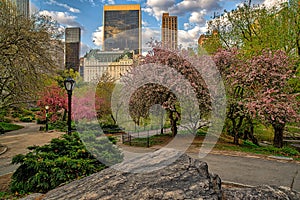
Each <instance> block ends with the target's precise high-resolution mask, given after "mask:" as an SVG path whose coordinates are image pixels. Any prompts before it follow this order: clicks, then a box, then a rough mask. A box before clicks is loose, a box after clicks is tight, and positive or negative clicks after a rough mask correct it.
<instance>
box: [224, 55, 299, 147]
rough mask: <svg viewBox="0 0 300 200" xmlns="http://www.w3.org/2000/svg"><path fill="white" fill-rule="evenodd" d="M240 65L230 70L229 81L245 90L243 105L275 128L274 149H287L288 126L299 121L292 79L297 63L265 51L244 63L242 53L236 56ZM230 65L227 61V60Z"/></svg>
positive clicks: (241, 103) (233, 66) (235, 64)
mask: <svg viewBox="0 0 300 200" xmlns="http://www.w3.org/2000/svg"><path fill="white" fill-rule="evenodd" d="M227 54H228V55H230V56H231V57H232V58H234V59H236V62H232V63H231V64H230V65H228V66H227V67H228V68H227V70H228V71H227V72H228V73H227V80H230V81H231V86H232V87H233V88H235V87H237V86H239V87H241V88H243V90H244V94H243V98H242V99H241V100H240V103H239V105H244V106H245V107H246V108H247V111H248V112H249V113H250V114H251V115H252V116H253V117H256V118H258V119H260V120H262V121H263V122H265V123H267V124H271V125H272V127H273V128H274V141H273V142H274V146H276V147H282V146H283V131H284V127H285V125H286V123H288V122H292V121H297V120H299V113H297V112H298V111H299V110H297V109H298V108H299V102H298V101H297V100H296V98H295V97H296V96H295V94H292V93H291V91H292V90H291V88H290V87H289V84H288V80H289V79H290V78H292V77H293V62H291V60H290V59H289V57H288V55H287V54H286V53H285V52H283V51H280V50H278V51H263V52H262V53H261V54H260V55H257V56H253V57H251V58H249V59H247V60H243V58H242V54H241V53H238V52H235V55H232V54H230V53H228V52H227ZM223 63H226V61H223Z"/></svg>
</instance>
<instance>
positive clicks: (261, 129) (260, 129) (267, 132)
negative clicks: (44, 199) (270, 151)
mask: <svg viewBox="0 0 300 200" xmlns="http://www.w3.org/2000/svg"><path fill="white" fill-rule="evenodd" d="M273 132H274V131H273V128H272V127H271V126H264V125H263V124H260V123H259V124H257V125H256V126H255V127H254V135H255V137H256V138H257V139H258V140H259V141H269V142H271V141H273V137H274V133H273Z"/></svg>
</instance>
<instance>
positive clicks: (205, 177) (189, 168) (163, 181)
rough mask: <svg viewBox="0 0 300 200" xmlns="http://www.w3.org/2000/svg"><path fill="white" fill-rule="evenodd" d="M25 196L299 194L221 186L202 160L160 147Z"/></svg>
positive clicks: (240, 198) (237, 199)
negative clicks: (82, 176)
mask: <svg viewBox="0 0 300 200" xmlns="http://www.w3.org/2000/svg"><path fill="white" fill-rule="evenodd" d="M25 199H26V200H33V199H45V200H47V199H53V200H57V199H72V200H73V199H82V200H83V199H102V200H106V199H107V200H108V199H112V200H115V199H117V200H125V199H130V200H144V199H157V200H161V199H162V200H167V199H177V200H180V199H192V200H195V199H207V200H216V199H225V200H244V199H245V200H247V199H249V200H250V199H251V200H256V199H257V200H258V199H262V200H265V199H270V200H271V199H272V200H273V199H289V200H298V199H300V194H299V193H298V192H295V191H291V190H290V189H289V188H284V187H276V186H267V185H265V186H258V187H250V186H249V187H248V186H243V187H242V188H239V187H238V184H236V185H232V187H229V188H227V187H226V188H223V189H222V190H221V179H220V178H219V177H218V175H215V174H210V173H209V172H208V166H207V164H206V163H205V162H201V161H199V160H197V159H193V158H191V157H189V156H187V155H186V154H182V153H180V152H178V151H175V150H170V149H162V150H159V151H156V152H154V153H149V154H147V155H144V156H143V157H138V158H134V159H131V160H129V161H125V162H123V163H121V164H119V165H117V166H115V167H114V168H108V169H105V170H103V171H101V172H98V173H96V174H93V175H91V176H88V177H85V178H83V179H81V180H77V181H73V182H71V183H69V184H67V185H63V186H61V187H58V188H56V189H54V190H51V191H49V192H48V193H46V194H44V195H41V194H33V195H31V196H28V197H25V198H24V200H25Z"/></svg>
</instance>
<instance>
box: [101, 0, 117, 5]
mask: <svg viewBox="0 0 300 200" xmlns="http://www.w3.org/2000/svg"><path fill="white" fill-rule="evenodd" d="M101 3H102V4H115V3H116V2H115V1H114V0H101Z"/></svg>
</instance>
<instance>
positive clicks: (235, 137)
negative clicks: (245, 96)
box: [231, 119, 239, 145]
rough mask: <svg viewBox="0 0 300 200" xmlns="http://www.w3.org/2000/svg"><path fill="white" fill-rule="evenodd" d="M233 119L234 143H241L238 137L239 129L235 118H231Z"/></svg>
mask: <svg viewBox="0 0 300 200" xmlns="http://www.w3.org/2000/svg"><path fill="white" fill-rule="evenodd" d="M231 121H232V134H233V143H234V144H237V145H238V144H239V137H238V130H237V127H236V122H235V119H231Z"/></svg>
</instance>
